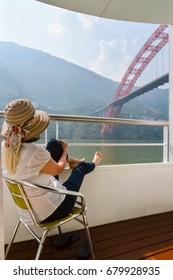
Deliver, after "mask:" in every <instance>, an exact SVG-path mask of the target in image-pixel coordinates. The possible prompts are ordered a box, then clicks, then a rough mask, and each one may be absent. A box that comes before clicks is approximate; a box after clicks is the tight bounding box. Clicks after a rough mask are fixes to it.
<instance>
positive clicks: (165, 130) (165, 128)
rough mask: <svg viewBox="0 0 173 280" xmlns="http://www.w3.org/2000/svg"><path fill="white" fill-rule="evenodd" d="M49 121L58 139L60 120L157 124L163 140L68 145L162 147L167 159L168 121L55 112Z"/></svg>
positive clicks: (166, 159) (71, 143)
mask: <svg viewBox="0 0 173 280" xmlns="http://www.w3.org/2000/svg"><path fill="white" fill-rule="evenodd" d="M49 116H50V122H55V123H56V126H55V130H56V131H55V135H56V136H55V137H56V138H57V139H59V123H60V122H77V123H93V124H103V123H109V124H110V123H111V124H118V125H139V126H157V127H158V126H159V127H162V128H163V137H162V139H163V141H162V142H159V143H156V142H155V143H152V142H147V143H144V142H143V143H141V142H135V143H130V141H129V142H127V143H115V142H112V143H105V142H104V141H103V142H97V143H96V142H95V141H94V142H92V143H88V142H82V143H81V142H80V143H79V142H77V140H75V142H74V141H71V142H68V145H69V147H75V146H76V147H82V146H85V147H87V146H89V147H93V146H100V147H103V146H104V147H106V146H108V147H116V146H117V147H146V146H147V147H152V146H153V147H157V146H158V147H162V151H163V153H162V154H163V162H167V161H168V122H167V121H153V120H140V119H121V118H105V117H92V116H75V115H57V114H49ZM0 119H4V114H3V112H2V111H0ZM48 139H49V135H48V130H46V131H45V134H44V143H43V144H44V145H46V143H47V141H48Z"/></svg>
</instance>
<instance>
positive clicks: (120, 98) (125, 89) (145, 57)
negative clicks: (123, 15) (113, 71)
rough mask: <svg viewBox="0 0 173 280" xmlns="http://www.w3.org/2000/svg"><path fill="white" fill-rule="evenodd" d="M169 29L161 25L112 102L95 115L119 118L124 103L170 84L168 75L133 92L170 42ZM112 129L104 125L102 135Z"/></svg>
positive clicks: (137, 57)
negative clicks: (144, 72) (156, 57)
mask: <svg viewBox="0 0 173 280" xmlns="http://www.w3.org/2000/svg"><path fill="white" fill-rule="evenodd" d="M167 27H168V26H167V24H161V25H160V26H159V27H158V28H157V29H156V30H155V32H154V33H153V34H152V35H151V36H150V37H149V39H148V40H147V41H146V42H145V44H144V45H143V47H142V48H141V49H140V51H139V52H138V53H137V55H136V56H135V58H134V59H133V61H132V62H131V64H130V66H129V67H128V69H127V71H126V72H125V74H124V76H123V78H122V80H121V82H120V84H119V86H118V88H117V90H116V92H115V94H114V96H113V100H112V102H111V103H109V104H108V105H107V106H105V107H104V108H101V109H100V110H98V111H96V112H94V114H95V115H96V114H97V115H98V114H99V113H100V112H101V111H102V112H103V111H105V112H106V114H105V115H106V117H111V118H117V117H118V116H119V114H120V112H121V109H122V107H123V105H124V103H126V102H128V101H129V100H130V99H132V98H134V97H136V96H139V95H141V94H143V93H145V92H147V91H149V90H152V89H154V88H156V87H158V86H160V85H163V84H164V83H167V82H168V80H169V75H168V73H167V74H164V75H162V76H161V77H159V78H157V79H155V80H154V81H152V82H150V83H148V84H146V85H145V86H143V87H140V88H139V89H137V90H135V91H133V92H132V89H133V87H134V85H135V83H136V81H137V80H138V79H139V77H140V76H141V74H142V73H143V71H144V70H145V69H146V67H147V66H148V64H149V63H150V62H151V61H152V59H153V58H154V57H155V56H156V55H157V53H158V52H159V51H160V50H161V49H162V48H163V47H164V46H165V45H166V43H167V42H168V33H167V32H166V31H165V30H166V29H167ZM112 129H113V125H112V124H103V126H102V133H106V132H109V133H110V132H111V131H112Z"/></svg>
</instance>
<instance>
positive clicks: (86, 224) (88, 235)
mask: <svg viewBox="0 0 173 280" xmlns="http://www.w3.org/2000/svg"><path fill="white" fill-rule="evenodd" d="M82 216H83V221H84V227H85V232H86V237H87V240H88V243H89V248H90V252H91V257H92V259H93V260H95V256H94V250H93V245H92V241H91V235H90V231H89V226H88V220H87V216H86V213H83V214H82Z"/></svg>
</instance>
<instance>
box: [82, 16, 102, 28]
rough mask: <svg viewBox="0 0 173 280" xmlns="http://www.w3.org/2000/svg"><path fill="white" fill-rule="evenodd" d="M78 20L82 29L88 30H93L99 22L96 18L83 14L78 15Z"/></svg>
mask: <svg viewBox="0 0 173 280" xmlns="http://www.w3.org/2000/svg"><path fill="white" fill-rule="evenodd" d="M77 19H78V20H79V21H80V22H81V24H82V28H84V29H87V30H92V29H93V26H94V23H95V22H97V21H98V19H97V18H96V17H91V16H87V15H82V14H77Z"/></svg>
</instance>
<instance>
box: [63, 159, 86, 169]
mask: <svg viewBox="0 0 173 280" xmlns="http://www.w3.org/2000/svg"><path fill="white" fill-rule="evenodd" d="M84 160H85V158H73V157H68V159H67V162H68V164H69V167H70V169H73V168H75V167H76V166H77V165H78V163H80V162H83V161H84Z"/></svg>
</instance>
